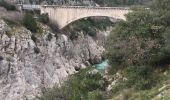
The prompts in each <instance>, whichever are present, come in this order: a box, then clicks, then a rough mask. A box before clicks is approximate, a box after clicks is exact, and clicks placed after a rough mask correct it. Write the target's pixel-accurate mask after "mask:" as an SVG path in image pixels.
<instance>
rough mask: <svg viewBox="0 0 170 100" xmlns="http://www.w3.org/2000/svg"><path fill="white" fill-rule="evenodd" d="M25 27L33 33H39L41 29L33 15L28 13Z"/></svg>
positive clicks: (24, 21)
mask: <svg viewBox="0 0 170 100" xmlns="http://www.w3.org/2000/svg"><path fill="white" fill-rule="evenodd" d="M23 25H24V26H25V27H26V28H27V29H28V30H30V31H31V32H34V33H36V32H38V30H39V27H38V24H37V22H36V20H35V19H34V17H33V15H32V14H31V13H26V14H25V16H24V19H23Z"/></svg>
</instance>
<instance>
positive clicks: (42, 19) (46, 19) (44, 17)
mask: <svg viewBox="0 0 170 100" xmlns="http://www.w3.org/2000/svg"><path fill="white" fill-rule="evenodd" d="M39 21H40V22H42V23H44V24H47V23H48V22H49V17H48V14H41V15H40V16H39Z"/></svg>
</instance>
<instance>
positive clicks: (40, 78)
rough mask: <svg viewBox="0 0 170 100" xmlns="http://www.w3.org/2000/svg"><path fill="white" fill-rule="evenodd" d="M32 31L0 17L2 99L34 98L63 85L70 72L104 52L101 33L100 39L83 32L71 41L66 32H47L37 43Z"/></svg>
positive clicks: (0, 83)
mask: <svg viewBox="0 0 170 100" xmlns="http://www.w3.org/2000/svg"><path fill="white" fill-rule="evenodd" d="M31 34H32V33H31V32H30V31H28V30H27V29H25V28H24V27H21V26H16V27H13V28H12V27H9V26H8V25H7V24H6V23H5V22H4V21H3V20H0V98H1V100H32V99H34V98H35V96H37V95H38V94H39V93H41V92H42V90H43V89H45V88H47V87H52V86H53V85H54V84H61V83H62V82H63V80H65V79H66V77H67V76H68V75H70V74H73V73H75V72H77V71H78V70H79V69H81V68H85V67H86V66H89V64H90V62H89V60H91V61H94V59H96V57H97V60H99V58H100V57H101V54H102V53H103V51H104V48H103V46H102V45H101V44H102V43H101V41H100V38H103V37H104V36H103V37H101V34H102V33H100V38H98V37H97V38H96V39H93V38H92V37H90V36H84V35H80V37H79V38H78V39H77V40H74V41H71V40H70V39H69V38H68V37H67V36H66V35H64V34H58V37H56V36H54V35H53V33H51V32H50V31H48V32H47V34H46V35H42V36H41V37H38V38H37V42H34V41H33V39H32V37H31ZM49 34H50V35H51V38H50V39H48V36H49ZM99 44H100V45H99ZM98 57H99V58H98Z"/></svg>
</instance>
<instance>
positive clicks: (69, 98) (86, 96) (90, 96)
mask: <svg viewBox="0 0 170 100" xmlns="http://www.w3.org/2000/svg"><path fill="white" fill-rule="evenodd" d="M91 71H92V68H87V69H84V70H80V72H78V73H76V74H75V75H73V76H71V77H69V79H68V80H67V81H66V82H65V83H64V84H63V85H62V86H61V87H57V86H55V87H53V88H51V89H48V90H47V91H46V92H45V93H44V94H42V96H41V97H40V98H39V99H40V100H102V98H105V96H104V94H105V93H103V92H104V90H105V87H106V86H107V84H108V83H107V81H105V80H104V79H103V78H102V76H101V75H100V74H99V73H97V74H91V73H90V72H91Z"/></svg>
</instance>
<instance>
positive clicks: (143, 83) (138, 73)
mask: <svg viewBox="0 0 170 100" xmlns="http://www.w3.org/2000/svg"><path fill="white" fill-rule="evenodd" d="M153 73H154V72H153V69H152V68H151V67H149V66H132V67H129V68H128V69H127V70H126V76H127V78H128V81H127V82H126V85H127V87H134V88H135V89H137V90H146V89H150V88H152V87H153V86H155V85H156V83H157V82H158V80H159V77H158V76H157V75H155V74H153Z"/></svg>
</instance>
